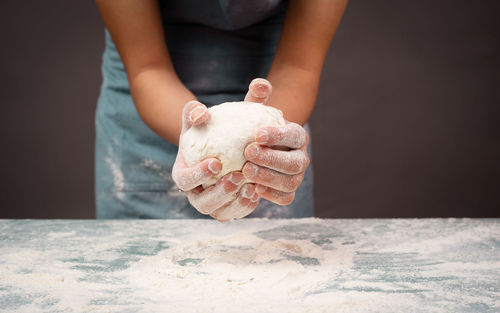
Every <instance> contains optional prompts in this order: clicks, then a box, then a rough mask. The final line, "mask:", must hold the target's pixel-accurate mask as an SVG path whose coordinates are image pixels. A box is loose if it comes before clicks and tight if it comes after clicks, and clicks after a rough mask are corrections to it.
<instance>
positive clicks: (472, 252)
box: [0, 218, 500, 312]
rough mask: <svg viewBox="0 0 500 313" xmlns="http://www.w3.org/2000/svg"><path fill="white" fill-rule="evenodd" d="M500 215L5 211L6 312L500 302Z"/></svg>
mask: <svg viewBox="0 0 500 313" xmlns="http://www.w3.org/2000/svg"><path fill="white" fill-rule="evenodd" d="M499 247H500V219H362V220H351V219H339V220H328V219H327V220H325V219H314V218H310V219H291V220H266V219H243V220H239V221H233V222H229V223H224V224H221V223H218V222H216V221H212V220H97V221H95V220H0V311H1V312H500V303H499V302H500V253H499Z"/></svg>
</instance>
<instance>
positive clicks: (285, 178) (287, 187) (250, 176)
mask: <svg viewBox="0 0 500 313" xmlns="http://www.w3.org/2000/svg"><path fill="white" fill-rule="evenodd" d="M243 175H245V178H246V179H247V181H249V182H252V183H256V184H261V185H264V186H267V187H271V188H274V189H276V190H279V191H283V192H294V191H295V190H297V188H299V186H300V184H301V183H302V180H303V179H304V174H298V175H287V174H283V173H280V172H277V171H275V170H271V169H269V168H265V167H262V166H258V165H256V164H253V163H251V162H247V163H246V164H245V166H244V167H243Z"/></svg>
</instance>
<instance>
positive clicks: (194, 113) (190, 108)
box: [182, 100, 210, 130]
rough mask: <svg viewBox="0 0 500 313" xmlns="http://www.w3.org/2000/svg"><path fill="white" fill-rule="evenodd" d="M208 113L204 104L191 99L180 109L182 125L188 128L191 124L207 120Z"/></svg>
mask: <svg viewBox="0 0 500 313" xmlns="http://www.w3.org/2000/svg"><path fill="white" fill-rule="evenodd" d="M209 117H210V113H209V112H208V109H207V107H206V106H205V105H203V104H202V103H201V102H199V101H196V100H191V101H189V102H188V103H186V104H185V105H184V109H183V110H182V127H183V129H184V130H185V129H188V128H189V127H191V126H193V125H200V124H202V123H204V122H206V121H207V120H208V118H209Z"/></svg>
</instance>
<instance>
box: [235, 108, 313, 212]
mask: <svg viewBox="0 0 500 313" xmlns="http://www.w3.org/2000/svg"><path fill="white" fill-rule="evenodd" d="M245 100H246V99H245ZM252 100H253V99H250V101H252ZM254 101H255V100H254ZM255 102H257V101H255ZM255 141H256V142H254V143H251V144H249V145H248V146H247V147H246V148H245V153H244V155H245V158H246V159H247V160H248V161H249V162H247V163H246V164H245V166H244V167H243V170H242V171H243V175H245V178H246V181H247V182H252V183H255V184H256V188H255V191H256V192H257V194H258V195H259V196H260V197H262V198H264V199H267V200H269V201H271V202H274V203H276V204H279V205H288V204H290V203H292V201H293V199H294V198H295V191H296V190H297V188H299V186H300V184H302V180H303V179H304V174H305V171H306V169H307V167H308V166H309V163H310V159H309V154H308V153H307V144H308V143H309V135H308V133H307V131H306V130H305V129H304V128H303V127H302V126H300V125H299V124H296V123H292V122H287V124H286V125H285V126H267V127H263V128H260V129H259V130H258V132H257V135H256V138H255Z"/></svg>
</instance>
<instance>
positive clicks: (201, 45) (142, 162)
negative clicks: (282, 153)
mask: <svg viewBox="0 0 500 313" xmlns="http://www.w3.org/2000/svg"><path fill="white" fill-rule="evenodd" d="M160 7H161V11H162V17H163V27H164V32H165V40H166V42H167V46H168V49H169V52H170V55H171V58H172V62H173V64H174V67H175V70H176V72H177V74H178V76H179V77H180V79H181V81H182V82H183V83H184V84H185V85H186V87H187V88H188V89H189V90H191V91H192V92H193V93H194V94H195V95H196V97H198V99H199V100H200V101H201V102H202V103H204V104H206V105H207V106H212V105H214V104H219V103H222V102H227V101H241V100H243V98H244V96H245V94H246V92H247V89H248V84H249V83H250V81H251V80H252V79H253V78H256V77H266V75H267V73H268V71H269V68H270V66H271V62H272V60H273V56H274V53H275V50H276V47H277V44H278V40H279V35H280V32H281V27H282V24H283V20H284V13H285V10H286V4H285V3H282V2H281V1H243V0H241V1H231V0H226V1H223V0H220V1H215V0H183V1H160ZM105 40H106V47H105V51H104V55H103V63H102V74H103V83H102V86H101V93H100V96H99V100H98V105H97V111H96V152H95V153H96V157H95V169H96V172H95V183H96V184H95V188H96V190H95V192H96V208H97V217H98V218H207V216H205V215H202V214H200V213H198V212H197V211H196V210H195V209H194V208H193V207H191V205H190V204H189V202H188V201H187V198H186V197H185V195H184V193H182V192H180V191H179V190H178V189H177V187H176V185H175V183H174V182H173V181H172V177H171V172H172V166H173V164H174V161H175V156H176V155H177V146H175V145H173V144H171V143H169V142H167V141H165V140H164V139H163V138H161V137H159V136H158V135H156V134H155V133H154V132H153V131H152V130H151V129H150V128H149V127H148V126H147V125H145V124H144V122H143V121H142V120H141V118H140V117H139V115H138V113H137V111H136V109H135V106H134V103H133V101H132V98H131V96H130V88H129V84H128V79H127V75H126V73H125V69H124V66H123V63H122V62H121V60H120V56H119V54H118V52H117V50H116V47H115V45H114V43H113V41H112V39H111V37H110V35H109V33H108V32H107V31H106V32H105ZM313 213H314V212H313V194H312V169H311V167H310V168H309V169H308V170H307V172H306V176H305V179H304V182H303V183H302V185H301V186H300V188H299V189H298V190H297V193H296V198H295V201H294V202H293V203H292V204H291V205H288V206H279V205H275V204H273V203H271V202H269V201H266V200H261V203H260V204H259V206H258V207H257V209H256V210H255V211H254V212H253V213H252V214H251V216H252V217H281V218H286V217H307V216H313Z"/></svg>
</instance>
